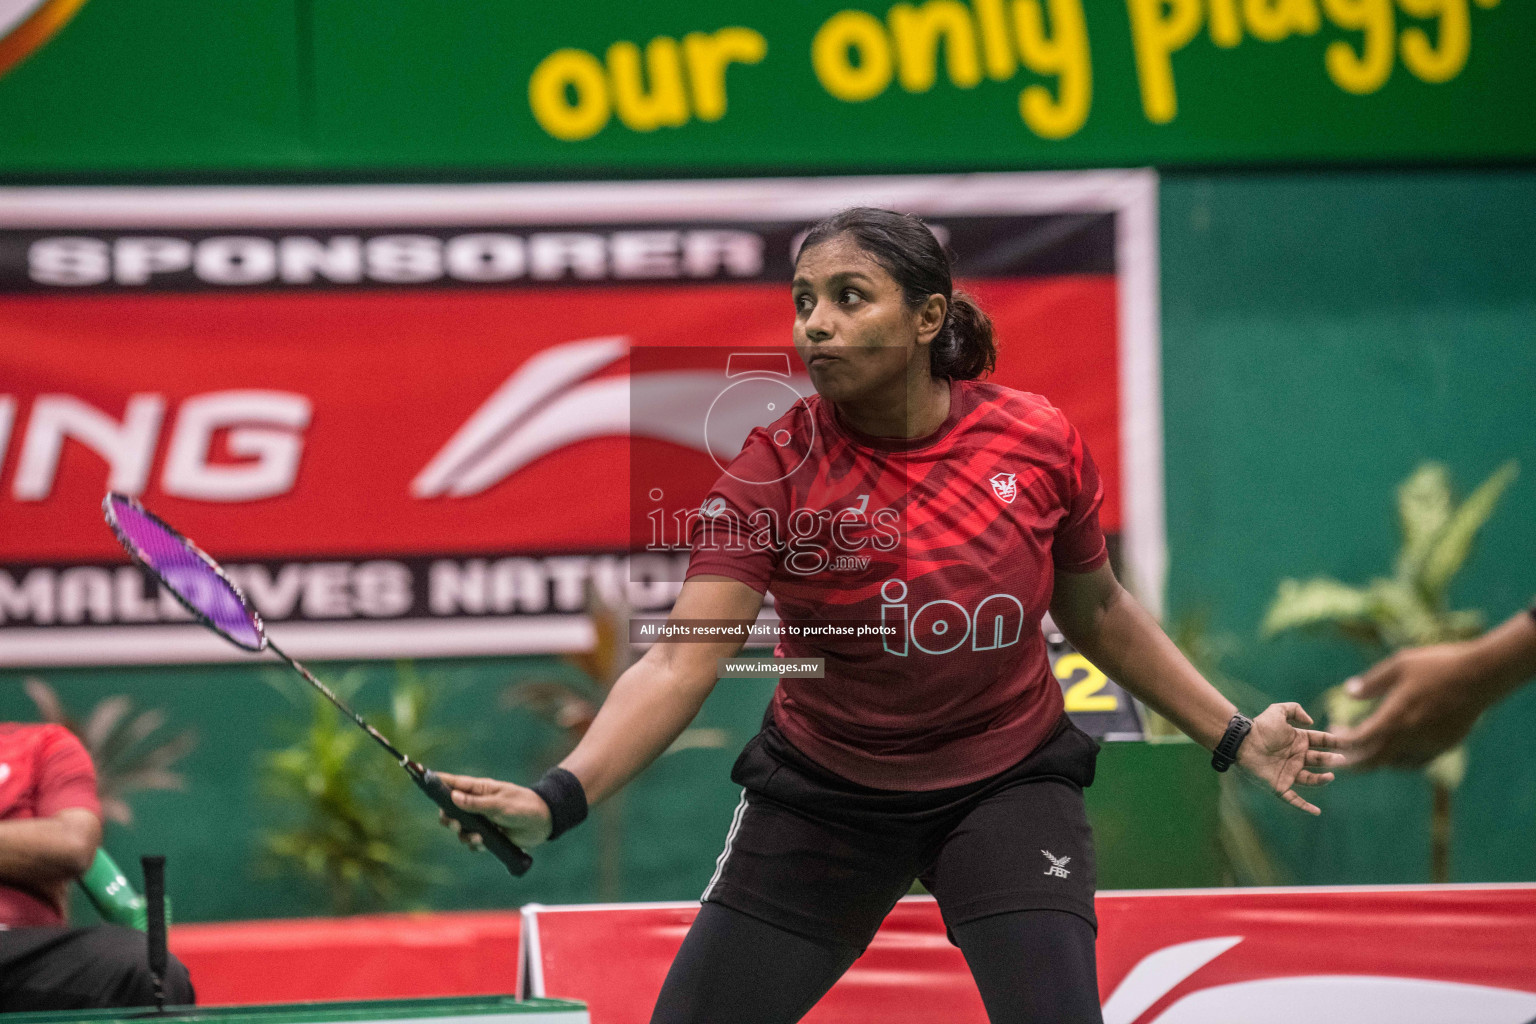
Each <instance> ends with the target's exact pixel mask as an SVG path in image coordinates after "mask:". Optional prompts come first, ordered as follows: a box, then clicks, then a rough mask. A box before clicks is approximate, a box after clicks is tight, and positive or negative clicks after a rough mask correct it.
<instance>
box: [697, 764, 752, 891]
mask: <svg viewBox="0 0 1536 1024" xmlns="http://www.w3.org/2000/svg"><path fill="white" fill-rule="evenodd" d="M746 810H747V791H746V790H745V789H743V790H742V791H741V802H740V803H738V804H737V805H736V813H735V814H734V815H732V816H731V830H730V831H729V832H727V833H726V834H725V849H723V850H721V851H720V856H719V857H716V858H715V873H714V874H713V875H711V876H709V884H708V885H706V886H705V887H704V895H702V896H700V897H699V902H700V903H702V902H704V901H705V900H707V899H709V894H710V891H711V890H713V889H714V887H715V883H716V882H718V881H720V872H722V871H724V870H725V858H726V857H728V856H730V853H731V842H732V841H733V840H735V838H736V830H737V829H739V828H741V816H742V815H743V814H744V813H745V812H746Z"/></svg>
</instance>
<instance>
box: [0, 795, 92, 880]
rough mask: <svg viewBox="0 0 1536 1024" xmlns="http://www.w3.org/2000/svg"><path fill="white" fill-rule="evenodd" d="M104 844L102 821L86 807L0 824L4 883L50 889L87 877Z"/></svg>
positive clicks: (65, 809)
mask: <svg viewBox="0 0 1536 1024" xmlns="http://www.w3.org/2000/svg"><path fill="white" fill-rule="evenodd" d="M100 844H101V821H100V819H98V818H97V817H96V815H95V814H93V813H91V812H90V811H88V810H86V809H85V808H83V807H66V808H64V809H63V810H61V811H59V812H58V813H57V814H54V815H52V816H50V817H47V818H16V819H12V820H10V821H0V882H3V883H5V884H7V885H19V886H23V887H25V888H29V889H37V890H47V889H51V888H53V887H54V886H57V885H59V884H61V883H63V882H70V881H73V880H74V879H76V878H79V877H80V876H81V875H83V874H85V872H86V869H88V868H89V867H90V866H91V860H92V859H93V858H94V857H95V856H96V847H97V846H99V845H100Z"/></svg>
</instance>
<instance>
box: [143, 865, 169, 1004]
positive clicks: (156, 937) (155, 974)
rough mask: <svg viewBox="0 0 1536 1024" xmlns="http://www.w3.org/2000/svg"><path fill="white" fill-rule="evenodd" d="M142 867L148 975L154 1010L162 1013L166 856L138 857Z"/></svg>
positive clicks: (163, 995)
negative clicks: (151, 987) (151, 979)
mask: <svg viewBox="0 0 1536 1024" xmlns="http://www.w3.org/2000/svg"><path fill="white" fill-rule="evenodd" d="M140 863H141V864H142V865H143V867H144V902H145V908H144V909H145V911H146V914H147V916H148V920H147V928H146V930H147V932H148V939H149V975H150V977H151V978H153V979H154V981H155V1012H156V1013H164V1012H165V967H166V961H167V960H168V959H169V953H168V952H167V950H166V945H165V858H164V857H158V856H149V857H142V858H140Z"/></svg>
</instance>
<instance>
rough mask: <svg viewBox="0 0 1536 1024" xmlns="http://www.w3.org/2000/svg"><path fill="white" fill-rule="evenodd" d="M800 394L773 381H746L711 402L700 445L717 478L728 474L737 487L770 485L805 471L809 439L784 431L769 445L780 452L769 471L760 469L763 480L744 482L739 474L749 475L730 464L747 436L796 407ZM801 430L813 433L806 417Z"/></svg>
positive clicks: (754, 378)
mask: <svg viewBox="0 0 1536 1024" xmlns="http://www.w3.org/2000/svg"><path fill="white" fill-rule="evenodd" d="M800 397H801V396H800V393H799V392H797V391H796V390H795V389H794V388H793V387H791V386H790V384H789V382H787V381H784V380H778V379H775V378H773V377H747V378H745V379H743V380H738V381H736V382H734V383H732V384H728V385H726V386H725V388H724V389H723V390H722V391H721V392H720V394H719V395H718V396H717V397H716V398H715V400H714V402H713V403H712V404H711V405H710V407H709V413H708V414H707V415H706V416H705V417H704V442H705V445H706V447H707V449H708V451H709V456H710V458H712V459H713V460H714V461H715V465H717V466H719V467H720V469H721V471H722V472H725V473H729V474H730V475H731V476H734V477H735V478H736V479H738V480H740V481H741V482H742V483H749V484H771V483H775V482H776V481H779V480H782V479H784V478H785V477H787V476H789V475H790V474H791V473H793V472H794V471H795V470H797V469H799V468H800V467H801V466H802V465H804V463H805V460H806V459H807V458H808V457H809V456H810V453H811V442H812V440H814V436H815V435H814V433H813V434H812V435H811V436H809V437H796V436H794V434H793V433H792V432H791V431H790V430H788V429H786V428H783V427H780V428H779V429H778V430H776V431H775V432H774V433H773V436H772V438H771V440H772V441H773V443H774V445H775V446H777V447H778V448H779V449H781V451H782V455H781V457H780V458H779V460H778V461H777V462H776V463H774V464H772V468H771V469H767V468H765V467H759V469H760V472H759V475H762V476H763V477H764V479H760V480H759V479H749V478H748V477H746V476H742V475H741V474H742V473H743V472H752V470H750V469H748V468H746V467H742V466H736V467H731V468H727V467H730V466H731V461H732V460H733V459H735V458H736V456H737V455H738V454H740V452H741V446H742V445H743V444H744V443H745V442H746V440H747V435H748V434H750V433H751V432H752V431H753V429H755V428H757V427H766V426H768V425H769V424H771V423H773V422H774V421H776V420H778V419H779V418H780V417H782V416H783V415H784V414H785V413H787V412H788V411H789V410H790V408H791V407H792V406H793V405H794V404H795V403H796V402H798V401H800ZM802 422H803V423H804V424H805V426H804V428H803V429H804V430H810V431H813V432H814V430H815V425H814V423H813V421H812V420H811V418H810V417H809V416H807V417H803V418H802Z"/></svg>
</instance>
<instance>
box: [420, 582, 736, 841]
mask: <svg viewBox="0 0 1536 1024" xmlns="http://www.w3.org/2000/svg"><path fill="white" fill-rule="evenodd" d="M762 603H763V595H761V594H759V593H758V592H757V591H755V590H753V589H752V588H751V587H749V586H747V585H746V584H745V583H739V582H737V581H736V580H732V579H727V578H726V577H723V576H705V575H700V576H694V577H691V578H690V579H689V580H688V581H687V582H686V583H684V584H683V588H682V591H681V593H679V594H678V598H677V602H676V604H674V605H673V608H672V614H671V616H670V617H669V619H668V621H677V620H699V619H709V620H725V621H728V622H733V623H739V624H741V625H743V626H746V625H750V624H751V623H752V622H754V621H756V619H757V613H758V610H759V609H760V608H761V607H762ZM743 642H744V640H742V639H730V640H722V641H719V642H695V641H688V642H678V641H665V642H659V643H656V644H654V645H652V646H651V648H650V649H649V650H648V651H646V652H645V655H644V656H643V657H642V658H641V659H640V660H639V661H637V662H635V664H634V665H632V666H630V668H629V669H628V671H626V672H625V673H624V674H623V675H622V676H620V677H619V679H618V681H617V682H615V683H614V684H613V688H612V690H610V691H609V693H608V698H607V699H606V700H605V701H604V702H603V706H602V708H601V709H599V710H598V713H597V717H596V718H594V719H593V721H592V724H591V726H589V727H588V729H587V732H586V735H584V736H583V737H582V738H581V742H580V743H578V744H577V745H576V749H575V750H573V751H571V753H570V755H569V756H567V757H566V759H565V760H564V761H562V762H561V763H560V767H562V768H564V769H566V770H567V771H569V772H571V773H572V774H573V775H575V776H576V778H577V779H579V780H580V781H581V785H582V788H583V789H584V790H585V791H586V795H587V801H588V802H589V803H592V804H595V803H598V802H599V801H601V800H603V799H605V798H607V797H609V796H611V795H613V794H614V793H616V792H617V791H618V790H619V789H621V788H622V787H623V786H624V784H625V783H627V782H628V781H629V780H630V779H632V778H634V777H635V776H636V775H638V774H640V772H641V771H643V770H644V769H645V767H646V766H647V765H649V764H650V763H651V762H652V761H654V760H656V758H658V757H660V756H661V754H662V752H663V751H665V750H666V749H667V747H669V746H671V744H672V741H673V740H675V739H677V737H678V736H679V735H680V734H681V733H682V731H683V730H684V729H685V728H687V726H688V723H689V722H691V721H693V717H694V716H695V715H697V714H698V713H699V708H700V707H701V706H702V705H703V704H704V700H705V698H706V697H708V696H709V694H710V691H712V690H713V689H714V686H715V679H716V669H717V663H718V660H719V659H720V658H728V657H731V656H732V655H734V654H735V653H736V652H737V651H739V650H741V647H742V644H743ZM441 777H442V779H443V781H445V782H446V783H448V785H449V786H451V787H453V788H454V789H455V790H456V791H458V792H457V793H456V794H455V796H454V800H455V801H456V802H457V803H458V804H459V805H460V806H462V807H464V808H465V809H466V810H471V811H478V812H480V813H481V814H485V815H487V816H489V817H490V818H491V819H492V820H493V821H495V822H497V823H498V824H500V825H501V826H502V827H503V828H505V829H506V830H507V834H508V835H509V836H510V837H511V839H512V841H513V842H515V843H517V844H518V845H519V846H523V847H529V846H535V845H537V844H538V843H541V842H543V841H544V840H545V839H546V838H548V836H549V831H550V818H549V809H548V807H547V806H546V805H545V803H544V801H543V800H542V799H541V798H540V797H539V796H538V794H536V793H534V792H533V791H532V790H531V789H527V788H525V787H523V786H517V785H513V784H512V783H509V782H498V781H496V780H494V779H474V778H469V777H466V776H459V775H447V774H443V775H442V776H441Z"/></svg>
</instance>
